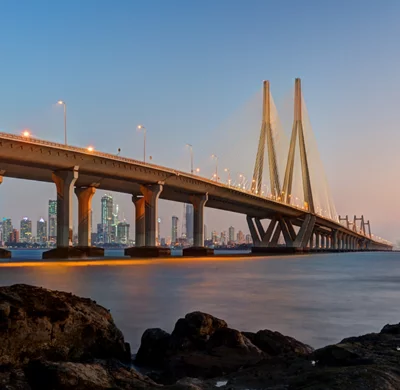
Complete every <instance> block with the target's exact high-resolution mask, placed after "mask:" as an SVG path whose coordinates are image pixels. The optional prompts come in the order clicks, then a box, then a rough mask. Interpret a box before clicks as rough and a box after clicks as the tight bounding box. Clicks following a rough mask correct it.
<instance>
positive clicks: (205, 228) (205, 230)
mask: <svg viewBox="0 0 400 390" xmlns="http://www.w3.org/2000/svg"><path fill="white" fill-rule="evenodd" d="M204 239H205V240H208V237H207V225H204Z"/></svg>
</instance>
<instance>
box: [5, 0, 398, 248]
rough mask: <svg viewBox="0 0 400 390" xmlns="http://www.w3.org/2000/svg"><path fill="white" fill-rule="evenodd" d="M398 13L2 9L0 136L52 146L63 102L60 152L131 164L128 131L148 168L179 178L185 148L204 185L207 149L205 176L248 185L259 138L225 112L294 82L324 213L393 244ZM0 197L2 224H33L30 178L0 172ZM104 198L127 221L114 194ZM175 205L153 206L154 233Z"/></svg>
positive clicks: (57, 6) (268, 4)
mask: <svg viewBox="0 0 400 390" xmlns="http://www.w3.org/2000/svg"><path fill="white" fill-rule="evenodd" d="M399 17H400V2H398V1H397V0H393V1H392V0H385V1H380V2H378V1H368V0H364V1H361V0H352V1H317V0H315V1H311V0H304V1H301V2H299V1H285V0H284V1H279V2H278V1H272V0H271V1H268V0H260V1H258V0H240V1H239V0H218V1H213V0H201V1H200V0H191V1H183V0H169V1H165V0H158V1H156V0H146V1H138V0H113V1H111V0H108V1H106V0H84V1H82V0H80V1H79V0H69V1H67V2H56V1H50V0H48V1H47V0H46V1H45V0H36V1H34V2H33V1H29V0H20V1H18V2H16V1H13V0H3V1H1V2H0V53H1V56H0V59H1V61H0V86H1V87H0V131H4V132H9V133H15V134H19V133H20V132H21V131H22V129H25V128H29V129H30V130H31V132H32V134H33V135H34V136H35V137H37V138H41V139H46V140H51V141H56V142H58V141H59V142H63V114H62V108H61V107H60V106H57V105H56V104H55V103H56V102H57V101H58V100H59V99H63V100H65V101H66V103H67V118H68V120H67V122H68V143H69V144H71V145H76V146H87V145H94V146H95V148H96V150H99V151H104V152H110V153H116V152H117V150H118V148H121V155H123V156H127V157H133V158H138V159H140V158H142V157H143V134H142V133H139V132H138V131H137V129H136V127H137V125H138V124H144V125H145V126H146V128H147V154H148V156H152V161H153V162H154V163H156V164H161V165H165V166H167V167H173V168H177V169H182V170H190V154H189V151H188V149H187V147H185V145H186V144H187V143H190V144H192V145H193V152H194V161H195V163H194V164H195V166H196V167H199V168H200V172H201V174H202V175H204V176H206V177H211V175H212V173H213V170H214V169H215V164H214V161H213V160H212V159H211V157H210V156H211V154H216V155H218V164H219V171H220V172H223V168H229V169H230V170H231V172H232V175H235V176H237V175H238V174H239V173H242V174H244V175H247V176H251V175H252V170H253V166H254V160H255V154H256V150H257V141H258V133H259V128H258V125H257V121H254V117H251V118H250V117H249V119H248V126H246V125H244V126H241V127H238V126H235V123H236V124H237V123H239V122H235V118H236V117H237V116H238V115H241V116H242V117H241V119H242V120H243V115H245V114H246V113H247V114H249V112H253V111H252V110H247V111H246V109H245V108H246V107H247V106H248V105H249V104H252V103H251V102H253V103H254V102H255V101H256V100H255V98H254V97H255V96H258V95H259V92H260V91H261V86H262V80H264V79H268V80H270V82H271V90H272V94H273V96H274V97H275V99H276V100H277V101H279V100H281V101H284V100H285V99H286V97H287V96H288V95H290V93H291V91H292V89H293V82H294V78H296V77H301V79H302V86H303V94H304V98H305V101H306V103H307V108H308V112H309V116H310V120H311V123H312V127H313V132H314V134H315V136H316V139H317V143H318V148H319V152H320V155H321V159H322V161H323V164H324V167H325V171H326V175H327V177H328V181H329V185H330V187H331V190H332V196H333V199H334V201H335V205H336V209H337V210H338V212H339V214H341V215H346V214H348V215H349V216H350V217H351V218H352V216H353V215H354V214H357V215H360V214H364V216H365V218H366V219H369V220H370V221H371V228H372V231H373V233H375V234H376V235H378V236H381V237H384V238H387V239H389V240H391V241H394V242H395V241H396V240H398V239H400V231H399V220H400V212H399V206H398V205H399V199H400V182H399V180H398V171H399V166H400V153H399V151H398V150H399V146H400V135H399V131H398V126H399V120H398V104H399V102H400V75H399V69H400V46H399V44H398V37H399V36H400V25H399V23H398V20H399ZM258 104H260V105H261V101H260V102H259V103H258ZM288 115H291V112H289V113H288ZM242 122H243V121H242ZM242 122H240V123H242ZM289 122H290V118H289ZM232 123H233V124H232ZM254 123H255V125H254ZM285 130H286V131H287V132H289V131H290V128H287V129H285ZM221 180H226V178H225V177H222V174H221ZM0 189H1V191H0V216H4V217H11V218H12V219H13V223H14V225H18V223H17V221H19V220H20V219H21V218H22V217H23V216H28V217H30V218H31V219H32V220H33V221H34V225H35V221H36V220H37V219H39V218H40V217H41V216H44V217H46V215H47V203H48V200H49V199H50V198H54V197H55V186H54V185H52V184H46V183H35V182H30V181H21V180H15V179H8V178H5V179H4V181H3V183H2V184H1V187H0ZM103 193H104V192H102V191H98V192H97V193H96V195H95V197H94V200H93V202H94V222H95V223H96V222H98V220H99V218H100V214H99V213H100V207H99V204H100V198H101V196H102V194H103ZM114 196H115V199H116V202H117V203H119V205H120V210H121V211H122V212H123V214H124V216H125V218H126V219H127V221H128V222H130V223H131V224H133V213H134V208H133V205H132V203H131V200H130V197H129V196H128V195H124V194H114ZM182 211H183V206H182V205H180V204H176V203H172V202H166V201H162V202H160V210H159V214H160V217H161V219H162V226H161V235H162V236H167V235H170V227H171V216H172V215H173V214H174V215H177V216H178V217H181V216H182ZM76 213H77V211H76V209H75V215H76ZM206 224H207V226H208V231H211V229H215V230H217V231H218V232H220V231H223V230H228V227H229V226H230V225H233V226H235V227H236V229H237V230H238V229H242V230H243V231H247V226H246V221H245V217H244V216H243V215H237V214H231V213H225V212H221V211H216V210H207V213H206ZM132 232H133V229H132ZM131 235H132V234H131Z"/></svg>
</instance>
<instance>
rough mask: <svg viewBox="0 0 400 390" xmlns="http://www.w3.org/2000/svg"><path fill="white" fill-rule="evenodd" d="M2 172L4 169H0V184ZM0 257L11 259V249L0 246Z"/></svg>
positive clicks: (0, 182)
mask: <svg viewBox="0 0 400 390" xmlns="http://www.w3.org/2000/svg"><path fill="white" fill-rule="evenodd" d="M4 173H5V171H0V184H2V183H3V175H4ZM7 240H8V238H6V239H5V240H4V241H7ZM0 259H11V251H8V250H7V249H3V248H0Z"/></svg>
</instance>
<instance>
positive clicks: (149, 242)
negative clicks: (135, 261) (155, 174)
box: [125, 183, 171, 257]
mask: <svg viewBox="0 0 400 390" xmlns="http://www.w3.org/2000/svg"><path fill="white" fill-rule="evenodd" d="M162 190H163V185H162V184H160V183H157V184H149V185H141V186H140V192H141V193H142V195H143V199H144V246H142V245H140V244H143V238H142V237H143V235H142V234H143V222H142V221H143V204H142V203H140V202H141V201H140V200H139V199H140V198H138V199H137V202H139V203H135V206H136V226H135V228H136V227H138V235H137V236H135V238H136V239H138V244H139V246H135V247H132V248H126V249H125V255H126V256H131V257H162V256H169V255H170V254H171V249H169V248H163V247H159V246H156V234H157V214H158V198H159V197H160V194H161V192H162ZM134 202H135V200H134ZM138 225H139V226H138ZM135 234H136V233H135ZM136 245H137V244H136Z"/></svg>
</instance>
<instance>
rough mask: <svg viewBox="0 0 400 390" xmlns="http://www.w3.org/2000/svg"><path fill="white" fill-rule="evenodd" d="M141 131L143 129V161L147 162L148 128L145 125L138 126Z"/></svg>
mask: <svg viewBox="0 0 400 390" xmlns="http://www.w3.org/2000/svg"><path fill="white" fill-rule="evenodd" d="M137 129H138V130H139V131H141V130H142V131H143V162H146V131H147V130H146V128H145V127H144V126H143V125H139V126H138V127H137Z"/></svg>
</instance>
